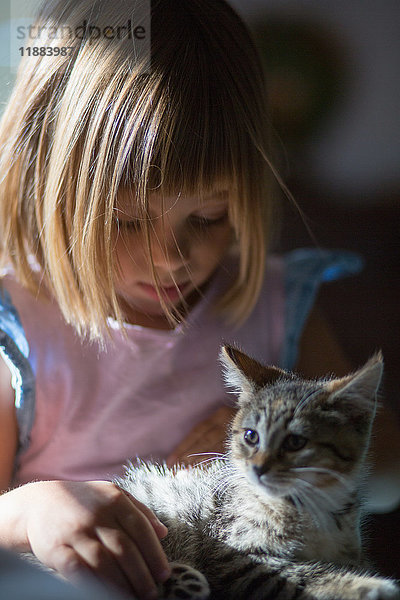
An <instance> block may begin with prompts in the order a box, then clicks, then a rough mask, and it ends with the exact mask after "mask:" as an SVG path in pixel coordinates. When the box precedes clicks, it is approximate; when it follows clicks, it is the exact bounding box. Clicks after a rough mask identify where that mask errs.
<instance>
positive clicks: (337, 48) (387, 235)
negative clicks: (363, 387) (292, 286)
mask: <svg viewBox="0 0 400 600" xmlns="http://www.w3.org/2000/svg"><path fill="white" fill-rule="evenodd" d="M231 3H232V5H233V6H234V7H235V8H236V10H237V11H238V12H239V13H241V15H242V16H243V18H244V19H245V20H246V21H247V23H248V25H249V27H250V29H251V30H252V32H253V34H254V36H255V39H256V42H257V45H258V47H259V49H260V52H261V54H262V57H263V60H264V63H265V70H266V73H267V88H268V94H269V99H270V104H271V120H272V123H273V126H274V130H275V140H276V142H277V146H278V148H279V158H278V164H279V166H280V172H281V173H282V175H283V178H284V179H285V182H286V183H287V184H288V187H289V189H290V191H291V193H292V194H293V196H294V198H295V200H296V202H297V203H298V204H299V206H300V208H301V210H302V211H303V212H304V215H305V220H306V222H307V226H306V225H305V223H304V219H303V218H302V217H301V216H300V214H299V212H298V211H297V209H296V208H295V207H294V206H293V204H292V203H291V202H290V200H288V199H285V198H283V199H282V212H283V227H282V235H281V240H280V242H279V245H278V248H279V249H280V250H282V251H285V250H289V249H292V248H296V247H299V246H312V245H314V244H315V243H317V244H318V245H320V246H322V247H328V248H337V249H345V250H352V251H355V252H358V253H360V254H361V255H362V256H363V257H364V259H365V269H364V270H363V272H362V273H360V274H359V275H357V276H354V277H351V278H347V279H343V280H341V281H339V282H335V283H330V284H325V285H324V287H323V289H322V290H321V293H320V297H319V303H320V306H321V307H322V309H323V311H324V313H325V316H326V318H327V319H328V321H329V323H330V325H331V326H332V329H333V330H334V332H335V334H336V336H337V338H338V340H339V341H340V343H341V346H342V347H343V349H344V351H345V353H346V354H347V356H348V357H349V359H350V361H351V362H352V363H353V365H354V366H355V367H358V366H361V365H362V364H363V363H364V362H365V361H366V360H367V359H368V358H369V357H370V356H371V355H372V354H373V353H374V351H376V350H377V349H381V350H382V351H383V354H384V359H385V382H384V399H383V402H384V405H385V406H387V407H390V408H391V409H392V410H393V412H394V415H395V416H394V418H395V419H397V420H398V424H399V426H400V401H399V395H398V373H399V355H400V344H399V335H400V310H399V306H400V261H399V254H400V236H399V232H400V202H399V200H400V170H399V167H398V166H399V162H400V161H399V159H400V118H399V106H400V83H399V80H400V77H399V75H400V4H399V3H398V2H395V1H393V0H382V1H378V0H375V1H373V0H371V1H370V2H365V0H351V1H350V2H349V1H348V0H346V1H344V0H335V1H333V0H332V1H329V0H279V1H278V0H231ZM307 227H309V228H310V229H311V230H312V233H313V237H311V236H310V233H309V231H308V230H307ZM390 444H391V440H388V447H390ZM366 531H367V540H368V541H367V544H368V546H369V554H370V556H371V558H372V560H373V562H374V564H375V566H376V567H377V569H378V570H379V571H380V572H381V573H383V574H386V575H389V576H395V577H398V578H400V508H399V509H397V510H395V511H392V512H391V513H387V514H380V515H373V516H372V517H371V518H370V520H369V522H368V523H367V527H366Z"/></svg>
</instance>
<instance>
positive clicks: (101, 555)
mask: <svg viewBox="0 0 400 600" xmlns="http://www.w3.org/2000/svg"><path fill="white" fill-rule="evenodd" d="M74 550H75V552H76V553H77V554H78V557H79V559H80V560H81V561H82V562H84V564H85V565H86V566H87V567H88V568H89V569H90V570H91V571H92V573H94V574H95V575H96V576H97V577H99V578H100V579H102V580H105V581H108V582H111V583H113V584H114V585H116V586H117V587H118V588H120V589H122V590H125V591H127V592H131V591H132V588H131V585H130V581H129V579H128V577H126V575H125V572H124V570H123V569H122V568H121V566H120V565H119V563H118V561H117V558H116V557H115V556H114V555H113V554H112V552H110V551H109V549H108V548H107V547H106V546H105V545H104V543H103V540H102V539H100V538H90V537H86V536H85V537H83V536H82V538H80V539H77V540H75V542H74Z"/></svg>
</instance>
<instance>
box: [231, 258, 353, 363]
mask: <svg viewBox="0 0 400 600" xmlns="http://www.w3.org/2000/svg"><path fill="white" fill-rule="evenodd" d="M362 266H363V261H362V259H361V258H360V257H359V256H358V255H357V254H354V253H351V252H346V251H341V250H327V249H318V248H301V249H297V250H293V251H290V252H287V253H284V254H280V255H277V254H273V255H270V256H269V257H268V259H267V261H266V267H265V273H264V279H263V283H262V287H261V291H260V295H259V298H258V301H257V303H256V305H255V307H254V309H253V311H252V313H251V314H250V316H249V317H248V319H247V320H246V322H245V323H244V324H243V326H242V327H241V328H240V329H239V330H238V333H237V339H238V341H239V342H240V343H241V344H242V345H243V347H244V348H246V349H247V350H248V351H249V352H250V353H252V352H253V355H254V357H255V358H259V359H260V360H264V361H265V358H266V357H267V360H268V361H271V360H272V362H274V363H275V364H279V365H280V366H281V367H282V368H285V369H293V368H294V366H295V363H296V359H297V355H298V348H299V342H300V338H301V335H302V332H303V330H304V326H305V324H306V320H307V317H308V316H309V314H310V312H311V310H312V308H313V306H314V303H315V300H316V296H317V293H318V290H319V288H320V287H321V285H322V284H323V283H325V282H329V281H335V280H337V279H340V278H342V277H346V276H349V275H353V274H356V273H358V272H359V271H360V270H361V269H362ZM242 340H243V341H242Z"/></svg>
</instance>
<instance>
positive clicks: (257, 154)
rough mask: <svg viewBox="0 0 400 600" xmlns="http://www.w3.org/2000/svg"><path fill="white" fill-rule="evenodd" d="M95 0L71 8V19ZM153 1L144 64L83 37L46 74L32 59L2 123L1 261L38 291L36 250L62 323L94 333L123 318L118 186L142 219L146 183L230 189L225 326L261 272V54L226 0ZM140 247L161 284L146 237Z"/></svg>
mask: <svg viewBox="0 0 400 600" xmlns="http://www.w3.org/2000/svg"><path fill="white" fill-rule="evenodd" d="M73 4H74V3H73V2H72V3H69V2H66V3H64V4H63V3H62V2H60V3H59V7H63V6H64V7H65V6H67V7H68V6H69V5H71V6H72V5H73ZM94 4H96V5H97V4H99V3H96V2H79V3H78V5H79V11H78V12H77V13H76V14H75V15H74V14H73V12H72V13H71V14H70V15H69V16H68V19H69V22H71V23H73V22H75V23H78V22H79V21H80V20H82V19H83V18H85V14H86V13H85V11H84V7H85V6H86V7H87V10H92V7H93V5H94ZM100 4H101V3H100ZM113 5H114V3H105V4H104V6H107V10H106V17H107V19H110V22H112V21H111V20H112V19H114V20H115V21H116V22H122V20H121V19H122V17H121V15H117V8H118V10H121V6H125V3H123V2H122V3H116V5H115V7H114V6H113ZM153 5H154V6H153V14H152V54H151V68H150V69H149V70H148V71H146V69H145V68H144V67H143V65H141V64H139V63H137V62H135V60H134V57H133V56H132V52H131V47H130V46H129V44H128V43H127V41H126V40H121V41H119V42H118V43H117V42H116V43H115V44H112V45H110V44H104V43H102V40H101V39H100V40H98V41H96V42H94V43H91V44H89V43H86V44H84V43H83V44H82V45H81V46H80V49H79V52H77V53H76V56H75V57H74V60H72V59H70V60H66V59H65V60H64V61H62V59H61V58H60V57H59V58H58V60H54V61H53V62H51V61H49V64H51V68H47V69H46V68H45V66H46V64H47V63H46V62H45V61H41V60H40V59H38V60H37V61H33V60H32V57H30V59H27V60H25V63H24V64H23V65H22V66H21V71H20V74H19V78H18V80H17V84H16V88H15V91H14V95H13V98H14V99H15V101H14V104H13V98H12V99H11V101H10V103H9V105H8V107H7V109H6V112H5V114H4V116H3V119H2V124H1V128H0V144H1V148H2V151H1V156H0V181H1V184H0V201H1V205H0V210H1V211H2V212H1V215H0V217H1V224H0V234H1V238H2V253H3V256H4V257H5V259H6V260H8V261H11V262H12V263H13V265H14V269H15V272H16V274H17V277H18V278H19V279H20V281H21V282H22V283H24V284H25V285H27V286H28V287H30V289H32V291H34V292H35V293H37V292H38V288H39V283H40V282H39V281H38V279H37V276H36V275H35V273H36V271H35V270H34V269H32V266H31V262H30V261H29V255H33V256H34V257H35V259H36V262H37V263H38V264H39V266H40V268H41V270H40V277H41V279H43V281H44V283H45V285H46V286H47V287H48V288H49V289H50V291H51V293H52V295H53V296H54V297H55V298H56V300H57V302H58V303H59V305H60V309H61V311H62V313H63V315H64V317H65V319H66V321H67V322H69V323H71V324H72V325H73V326H74V327H75V328H76V330H77V331H78V332H79V334H80V335H88V336H89V337H90V338H92V339H99V340H100V339H102V338H103V337H104V335H105V333H106V332H107V331H108V324H107V323H108V318H109V317H112V318H115V319H117V320H119V321H120V322H121V321H122V318H121V312H120V306H119V302H118V298H117V295H116V292H115V287H114V280H115V273H116V272H117V271H118V265H117V264H116V263H115V257H114V252H113V240H114V237H115V206H116V199H117V195H118V190H119V189H120V187H121V186H124V187H132V189H134V190H135V198H136V201H137V202H138V203H139V209H140V210H141V211H142V214H143V215H144V214H145V213H146V209H147V198H148V194H149V193H151V192H154V191H157V192H159V193H161V194H163V195H165V196H171V195H177V196H178V195H180V196H182V197H183V198H184V196H185V195H190V196H192V195H198V196H199V197H201V196H202V195H207V194H208V193H209V192H211V191H213V190H215V189H216V187H218V186H223V187H224V188H227V189H228V190H229V191H230V198H231V202H230V207H229V210H230V219H231V222H232V226H233V228H234V230H235V234H236V238H237V243H238V246H239V254H240V270H239V276H238V279H237V281H236V282H235V283H234V284H233V285H232V287H231V289H230V290H228V292H227V293H226V294H225V296H224V297H223V298H221V299H220V302H219V304H218V307H217V308H218V310H220V311H221V313H222V314H223V315H225V316H226V317H227V318H228V319H229V321H230V322H231V323H234V324H238V323H240V322H242V321H243V320H244V319H245V318H246V316H247V315H248V314H249V313H250V312H251V309H252V308H253V306H254V303H255V302H256V300H257V296H258V294H259V290H260V287H261V284H262V280H263V276H264V264H265V256H266V251H267V245H268V240H269V231H270V224H271V207H272V202H273V198H272V196H273V192H272V190H273V188H274V176H273V170H272V167H271V165H270V164H269V160H268V155H269V147H268V143H269V141H268V127H267V122H266V106H265V88H264V80H263V76H262V71H261V68H260V65H259V61H258V58H257V54H256V51H255V49H254V47H253V44H252V42H251V40H250V38H249V36H248V33H247V31H246V29H245V27H244V26H243V24H242V23H241V21H240V20H239V18H238V17H237V15H236V14H235V13H234V12H233V11H232V9H231V8H230V7H229V6H227V5H226V4H225V3H224V2H220V1H219V0H213V1H212V2H208V1H206V0H191V2H188V1H187V0H186V2H182V3H181V2H180V1H178V0H177V1H176V2H172V3H165V2H160V1H159V0H156V1H155V2H153ZM164 6H166V7H167V8H166V9H164V8H163V7H164ZM60 10H61V9H60ZM62 10H64V8H62ZM65 10H66V9H65ZM87 14H89V13H87ZM86 16H87V15H86ZM74 20H75V21H74ZM42 43H43V42H42ZM228 48H229V51H228V50H227V49H228ZM33 63H36V67H32V64H33ZM24 96H25V101H24V105H22V103H21V100H19V102H17V99H18V98H19V99H21V98H22V97H24ZM10 140H11V141H10ZM10 198H12V199H13V200H12V202H11V201H10ZM183 201H184V200H183ZM147 250H148V254H149V262H150V265H151V268H152V269H153V276H154V279H155V281H156V276H155V274H154V267H153V265H152V260H151V245H150V239H149V231H147ZM166 313H168V310H166ZM169 316H171V315H169ZM175 320H176V319H175Z"/></svg>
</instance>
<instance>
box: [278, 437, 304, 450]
mask: <svg viewBox="0 0 400 600" xmlns="http://www.w3.org/2000/svg"><path fill="white" fill-rule="evenodd" d="M307 441H308V440H307V438H305V437H303V436H302V435H296V434H295V433H290V434H289V435H287V436H286V437H285V439H284V440H283V444H282V448H283V449H284V450H287V451H288V452H297V451H298V450H301V449H302V448H304V446H305V445H306V444H307Z"/></svg>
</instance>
